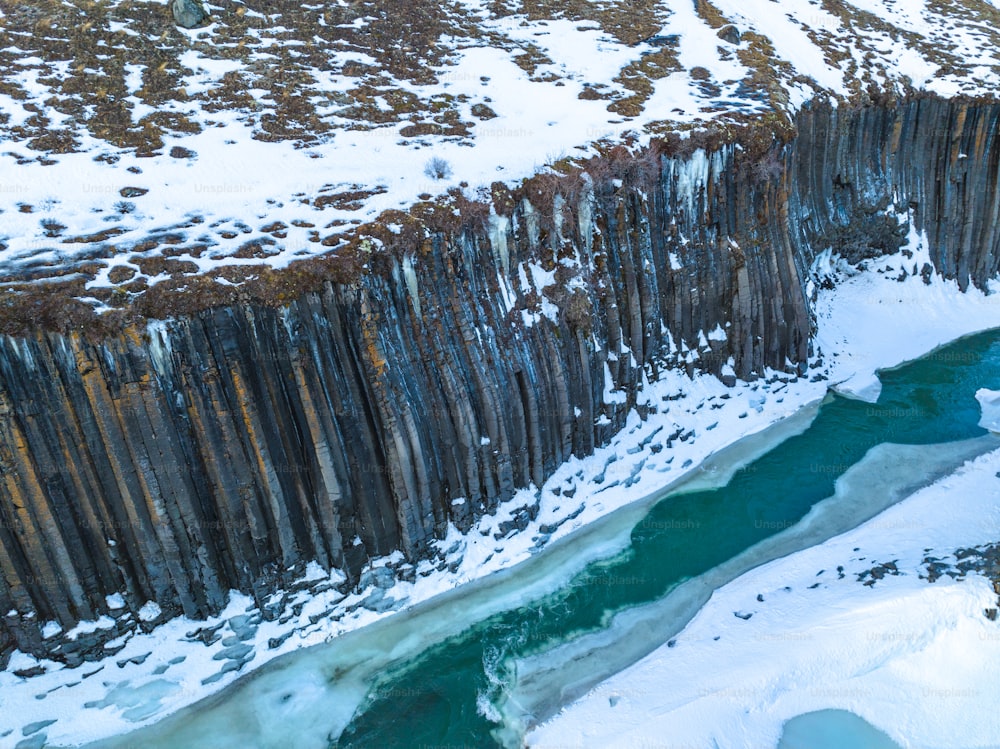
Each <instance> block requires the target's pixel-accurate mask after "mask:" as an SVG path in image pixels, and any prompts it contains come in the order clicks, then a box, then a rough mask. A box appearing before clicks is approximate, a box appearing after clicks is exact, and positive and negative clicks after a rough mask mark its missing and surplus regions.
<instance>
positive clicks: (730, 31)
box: [718, 23, 742, 44]
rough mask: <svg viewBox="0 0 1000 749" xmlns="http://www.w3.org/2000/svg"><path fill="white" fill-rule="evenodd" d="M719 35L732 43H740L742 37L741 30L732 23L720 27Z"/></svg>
mask: <svg viewBox="0 0 1000 749" xmlns="http://www.w3.org/2000/svg"><path fill="white" fill-rule="evenodd" d="M718 37H719V38H720V39H721V40H722V41H724V42H729V43H730V44H739V43H740V39H741V38H742V37H741V36H740V30H739V29H738V28H736V27H735V26H733V25H732V24H731V23H730V24H728V25H726V26H723V27H722V28H721V29H719V31H718Z"/></svg>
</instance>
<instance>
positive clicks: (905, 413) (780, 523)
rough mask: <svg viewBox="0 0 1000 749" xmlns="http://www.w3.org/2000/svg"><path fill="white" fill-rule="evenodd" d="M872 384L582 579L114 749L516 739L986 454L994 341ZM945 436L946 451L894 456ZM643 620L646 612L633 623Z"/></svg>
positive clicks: (375, 644) (339, 648)
mask: <svg viewBox="0 0 1000 749" xmlns="http://www.w3.org/2000/svg"><path fill="white" fill-rule="evenodd" d="M881 379H882V382H883V388H882V392H881V396H880V398H879V401H878V403H876V404H870V403H864V402H860V401H855V400H849V399H846V398H842V397H839V396H836V395H833V396H831V397H830V398H828V399H827V400H826V401H825V402H824V403H823V404H822V406H821V407H820V408H819V409H818V412H816V414H815V418H813V420H812V422H811V424H809V425H808V426H807V427H804V429H799V430H793V431H797V432H798V433H796V434H793V435H792V436H790V437H788V438H787V439H784V441H782V442H781V443H780V444H778V445H777V446H776V447H773V448H772V449H770V450H769V451H767V452H766V453H764V454H763V455H760V456H758V457H756V458H755V459H753V460H751V461H750V462H747V463H745V464H742V465H740V467H739V469H738V470H736V471H735V472H734V473H733V474H732V477H731V479H730V480H729V481H728V483H726V485H725V486H722V487H718V488H698V487H697V486H694V485H688V486H687V487H681V488H675V489H673V490H672V491H670V492H668V493H667V494H666V495H665V496H663V497H662V498H659V501H657V502H656V503H655V504H654V505H653V506H652V507H651V508H650V509H649V510H648V512H647V513H646V514H645V515H644V516H642V517H638V519H636V518H632V520H630V523H631V530H630V532H628V535H627V537H626V538H625V540H624V541H620V542H618V543H612V544H609V545H608V551H607V554H606V555H605V556H604V557H603V558H600V559H596V560H595V561H591V562H590V563H589V564H587V565H586V566H585V567H584V568H583V569H582V571H580V570H579V565H577V569H576V570H575V571H574V572H573V573H572V574H566V573H565V569H566V565H563V566H561V567H560V566H559V565H556V564H555V563H552V564H551V565H550V567H549V568H547V569H549V570H550V571H551V576H552V579H549V580H544V579H540V578H539V577H538V576H544V574H545V573H543V572H539V571H537V570H543V569H546V568H542V567H537V565H536V572H535V575H536V577H532V576H531V575H529V574H527V573H525V575H524V577H523V579H522V578H519V577H518V575H519V574H520V573H519V572H518V571H517V570H516V569H515V570H508V571H505V573H501V575H500V576H495V577H498V580H500V581H501V582H497V583H495V584H493V587H492V588H491V584H487V585H484V586H480V587H479V588H470V593H469V595H468V596H466V597H463V595H462V594H461V593H462V591H457V592H456V594H455V595H451V596H449V595H445V596H442V597H440V600H437V599H436V600H432V601H429V602H427V604H424V605H421V606H418V607H415V609H416V610H415V611H414V612H403V613H400V614H397V615H394V616H392V617H389V618H388V620H386V621H385V622H378V623H376V624H375V625H372V626H371V627H369V628H365V630H359V631H358V632H354V633H349V634H348V635H345V636H343V637H341V638H338V639H337V640H335V641H333V642H331V643H329V644H327V645H321V646H317V647H315V648H312V649H310V650H307V651H300V652H297V653H293V654H290V655H289V656H286V657H284V658H280V659H277V660H276V661H275V662H273V663H272V664H269V665H268V666H266V667H264V668H262V669H260V671H261V673H259V674H254V675H252V677H250V679H249V680H248V682H249V685H250V686H249V687H248V686H247V685H246V684H245V683H244V682H242V681H241V682H237V683H236V684H234V685H233V686H232V687H231V688H229V689H227V690H225V691H223V692H222V693H220V694H219V695H216V696H215V697H213V698H211V699H210V700H208V701H206V702H204V703H199V704H198V705H194V706H192V707H191V708H189V709H187V710H185V711H183V712H182V713H179V714H177V715H175V716H172V717H171V718H169V719H167V720H166V721H164V722H163V723H161V724H158V725H154V726H150V727H148V728H146V729H142V730H141V731H140V732H138V733H136V734H134V735H132V736H126V737H121V739H119V740H115V741H112V742H108V744H109V745H118V746H123V745H125V744H121V743H119V742H120V741H126V742H127V743H128V744H129V745H136V743H135V742H136V741H141V743H142V745H144V746H176V747H180V746H186V747H187V746H212V747H219V746H243V747H247V746H261V747H263V746H301V747H311V746H328V747H345V748H346V747H387V748H389V749H391V748H392V747H407V748H409V747H428V748H429V747H477V748H478V747H490V746H512V745H515V746H516V745H517V744H518V743H519V742H520V738H521V736H522V735H523V731H524V729H525V727H526V726H528V725H530V724H531V723H532V722H533V721H535V720H541V719H544V718H545V717H546V716H548V715H551V714H552V712H553V711H554V710H556V709H558V707H559V706H560V705H561V704H563V703H564V702H565V701H567V700H569V699H571V698H573V697H575V696H577V695H579V694H580V693H581V692H582V691H584V690H586V689H587V688H588V687H589V686H592V685H593V684H594V683H596V682H597V681H599V680H601V679H603V678H606V677H607V676H609V675H611V674H612V673H614V672H616V671H617V670H619V669H620V668H623V667H625V666H627V665H628V664H629V663H631V662H633V661H634V660H636V659H637V658H639V657H642V655H644V654H646V653H648V652H650V651H651V650H653V649H654V648H656V647H658V646H660V645H662V644H663V643H664V642H665V641H666V638H667V637H669V636H670V633H672V632H676V631H678V630H679V629H680V628H681V627H683V625H684V623H685V622H686V621H687V620H688V619H689V618H690V616H691V615H692V614H693V613H694V612H695V611H696V610H697V608H698V606H699V605H700V603H699V601H701V600H703V599H704V597H706V596H707V595H709V594H710V593H711V588H712V586H713V585H718V584H722V583H724V582H725V581H727V580H728V579H732V578H733V577H735V576H736V575H738V574H740V573H741V571H743V570H744V569H746V568H749V567H752V566H753V565H754V564H759V563H761V561H766V560H767V559H769V558H774V557H775V556H780V555H782V554H784V553H789V551H792V550H795V548H801V547H802V545H803V544H805V545H809V544H811V543H816V542H818V541H820V540H823V539H824V538H826V537H829V536H830V535H833V534H835V533H839V532H842V531H843V530H846V529H847V528H849V527H853V526H854V525H857V524H859V523H860V522H863V521H864V520H866V519H867V518H868V517H871V516H872V515H873V514H875V513H876V512H878V511H879V510H880V509H881V507H882V506H884V504H885V502H886V501H887V500H886V497H889V500H888V501H891V500H894V499H899V498H901V496H902V494H903V493H905V492H908V491H911V490H912V489H913V488H915V487H916V486H919V485H921V484H922V483H926V482H927V481H929V480H932V479H933V478H936V477H937V476H938V475H940V474H941V473H942V472H946V471H950V470H952V469H953V468H954V467H956V466H957V465H958V464H960V463H961V462H962V460H964V459H965V458H966V457H968V456H971V455H975V454H978V453H981V452H984V451H985V450H988V449H995V448H996V447H997V444H996V442H995V441H993V440H992V438H985V439H983V438H984V435H986V432H985V430H983V429H982V428H981V427H979V426H978V425H977V422H978V421H979V417H980V408H979V404H978V402H977V401H976V399H975V391H976V390H977V389H978V388H981V387H986V388H994V389H1000V331H992V332H988V333H983V334H979V335H976V336H972V337H969V338H966V339H963V340H960V341H957V342H955V343H953V344H951V345H949V346H947V347H945V348H942V349H939V350H938V351H936V352H934V353H932V354H931V355H929V356H927V357H925V358H923V359H921V360H918V361H916V362H912V363H910V364H907V365H905V366H903V367H900V368H898V369H896V370H893V371H888V372H884V373H882V376H881ZM974 438H980V439H974ZM940 443H949V446H946V447H942V448H936V447H935V448H932V449H924V448H898V449H897V448H892V447H891V445H911V446H913V445H917V446H919V445H938V444H940ZM880 445H883V446H884V447H882V448H878V449H876V450H873V448H876V447H877V446H880ZM866 456H867V457H866ZM852 471H853V472H854V473H857V472H858V471H867V472H868V473H867V474H865V475H864V476H862V477H861V478H860V479H858V480H855V481H854V482H853V484H852V482H851V481H850V480H849V479H850V478H851V475H852V474H849V475H848V477H847V478H846V479H845V480H844V481H841V482H840V484H839V485H838V486H837V487H836V490H835V484H837V482H838V479H840V478H841V477H842V476H843V475H844V474H845V473H849V472H852ZM876 479H878V480H881V481H883V483H884V486H882V485H880V484H878V481H876ZM865 487H875V488H874V489H870V488H865ZM866 492H867V493H866ZM848 495H849V496H850V497H851V498H852V499H851V501H846V500H844V498H846V497H848ZM876 495H878V496H876ZM890 495H892V496H890ZM897 495H898V496H897ZM833 497H838V498H839V499H838V501H840V500H844V501H842V502H841V503H840V504H839V505H837V507H838V508H840V509H839V510H838V513H835V514H830V513H827V514H826V515H823V514H817V510H816V508H819V507H825V506H826V505H825V504H824V500H826V501H827V502H830V501H832V500H831V499H830V498H833ZM873 502H876V503H877V502H882V504H881V505H879V506H874V505H873V504H872V503H873ZM803 518H806V522H802V521H803ZM802 529H806V530H802ZM810 529H811V530H810ZM800 531H801V532H800ZM796 533H798V535H796ZM783 539H786V540H783ZM587 542H588V536H587V533H585V532H584V533H581V534H578V536H577V537H576V538H572V539H570V540H569V542H568V543H567V544H563V545H562V547H560V549H559V550H558V551H557V552H555V554H554V555H555V556H558V555H559V554H562V555H563V556H564V557H566V558H567V559H570V558H571V557H572V556H573V554H574V553H576V554H577V555H579V556H584V555H586V556H588V557H589V558H591V559H593V557H594V549H593V548H591V547H587V546H585V544H587ZM574 544H576V545H577V546H576V547H574ZM796 544H798V546H796ZM539 556H544V555H539ZM723 571H724V572H725V574H723ZM559 575H562V577H560V578H559V579H558V581H557V582H553V580H555V579H556V578H557V577H558V576H559ZM713 575H714V577H713ZM685 583H687V585H685ZM695 583H698V584H699V585H700V586H701V588H700V589H699V592H698V594H697V595H693V596H691V595H689V596H687V597H686V598H685V601H686V603H685V604H684V605H678V606H668V605H666V604H667V602H669V601H671V599H672V598H676V597H678V596H681V594H682V593H684V591H685V590H687V589H688V588H690V587H691V586H693V585H695ZM502 586H506V589H504V588H503V587H502ZM519 586H520V590H518V587H519ZM502 590H505V592H504V593H503V596H501V594H500V593H501V591H502ZM512 590H513V591H514V592H516V595H515V594H514V593H512V592H511V591H512ZM681 597H683V596H681ZM500 600H502V601H503V605H500V604H498V601H500ZM641 612H648V613H646V614H645V616H646V622H645V624H643V625H642V626H638V625H637V624H636V622H637V621H639V622H640V623H641V620H642V616H643V614H642V613H641ZM650 622H653V624H650ZM424 643H430V644H429V646H426V647H425V646H424ZM251 737H252V738H251Z"/></svg>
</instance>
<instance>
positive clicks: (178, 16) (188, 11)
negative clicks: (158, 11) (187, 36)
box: [170, 0, 208, 29]
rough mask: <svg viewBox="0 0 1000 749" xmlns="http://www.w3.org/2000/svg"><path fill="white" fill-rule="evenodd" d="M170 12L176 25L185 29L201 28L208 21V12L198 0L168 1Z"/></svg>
mask: <svg viewBox="0 0 1000 749" xmlns="http://www.w3.org/2000/svg"><path fill="white" fill-rule="evenodd" d="M170 12H171V13H173V16H174V21H176V23H177V25H178V26H181V27H183V28H185V29H193V28H196V27H198V26H201V25H202V24H204V23H205V21H206V20H207V19H208V11H206V10H205V6H203V5H202V4H201V3H200V2H199V0H170Z"/></svg>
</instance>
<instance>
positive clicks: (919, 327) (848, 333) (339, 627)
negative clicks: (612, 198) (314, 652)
mask: <svg viewBox="0 0 1000 749" xmlns="http://www.w3.org/2000/svg"><path fill="white" fill-rule="evenodd" d="M910 239H911V242H910V246H909V247H908V248H907V251H908V252H910V253H912V255H911V257H909V258H904V257H903V256H896V257H894V258H893V257H890V258H880V259H879V261H878V262H877V264H876V263H874V261H870V262H871V263H872V266H873V268H872V269H871V271H870V272H868V273H863V274H858V275H853V276H850V277H848V276H847V274H848V273H849V271H848V270H847V269H845V268H841V269H840V270H839V271H835V270H834V269H833V268H832V267H831V268H829V269H827V270H828V271H829V272H831V273H833V272H836V273H838V274H840V276H841V278H840V279H839V282H838V285H837V286H836V290H835V291H832V292H831V291H826V290H823V291H820V292H819V293H818V299H817V302H816V305H817V306H816V308H817V310H818V315H817V317H818V326H819V330H818V333H817V337H816V341H817V353H818V354H820V355H819V356H818V357H817V358H816V360H815V361H814V362H813V364H814V366H813V367H812V368H811V370H810V372H809V374H808V376H807V377H806V378H798V379H795V378H792V377H790V376H788V375H783V374H779V373H768V374H767V375H766V377H765V378H763V379H762V380H759V381H757V382H755V383H749V384H748V383H739V384H737V386H736V387H734V388H727V387H725V386H724V385H723V384H722V383H721V382H720V381H719V380H717V379H716V378H713V377H696V378H694V379H689V378H687V377H686V376H684V375H681V374H679V373H676V372H671V373H667V374H666V375H665V376H664V377H663V378H662V379H660V380H658V381H657V382H654V383H647V384H646V385H645V387H644V390H643V394H644V396H645V400H646V402H647V404H648V405H649V406H650V407H655V409H656V412H655V413H653V414H652V415H651V416H650V417H649V418H648V419H647V420H646V421H640V420H639V419H638V417H637V416H636V415H635V414H634V413H633V414H632V416H631V417H630V419H629V422H628V424H627V426H626V428H625V429H624V430H623V431H622V432H621V433H619V434H618V435H617V436H616V438H615V439H614V440H613V441H612V443H611V444H610V445H609V446H608V447H606V448H603V449H601V450H599V451H597V452H596V453H595V455H594V456H592V457H590V458H588V459H586V460H574V461H570V462H569V463H567V464H566V465H564V466H563V467H562V468H561V469H560V470H559V471H557V472H556V474H555V475H554V476H553V477H552V478H551V479H550V480H549V481H548V482H546V484H545V486H543V487H542V488H541V490H540V491H537V490H533V489H532V490H524V491H522V492H521V493H520V494H519V495H518V497H517V498H515V500H513V501H511V502H509V503H507V504H506V505H504V506H502V507H501V508H500V510H499V512H498V513H497V515H496V516H492V517H489V516H488V517H485V518H483V519H482V521H480V523H479V524H478V525H477V526H476V527H474V528H473V530H472V531H471V532H470V533H468V534H466V535H464V536H463V535H461V534H459V533H458V532H457V531H456V530H454V529H453V530H452V532H451V533H450V534H449V537H448V538H447V539H445V540H444V541H442V542H440V543H439V544H438V549H439V552H440V559H439V560H438V561H437V562H435V563H432V562H424V563H421V564H420V565H417V566H416V567H415V568H411V567H409V566H408V565H406V564H404V563H403V562H402V560H401V559H400V558H398V557H390V558H388V559H385V560H383V561H382V562H381V563H377V564H375V565H373V569H372V571H371V575H370V576H368V582H369V583H370V585H369V587H367V588H365V589H362V590H359V591H356V592H355V591H346V592H342V591H341V590H340V589H338V587H340V588H342V587H343V586H340V585H339V583H340V582H341V579H342V578H341V577H340V576H339V575H338V574H337V573H336V572H335V573H334V574H333V575H331V576H327V575H326V574H324V573H323V572H322V571H320V570H318V569H316V568H314V569H310V570H308V571H307V573H306V575H304V577H303V583H302V586H301V588H300V589H297V590H293V591H288V592H287V593H286V594H284V595H282V594H279V595H276V596H275V597H274V599H273V601H274V605H275V606H276V607H277V608H278V609H280V612H281V613H280V614H279V616H278V618H277V619H276V620H275V621H272V622H264V621H260V616H259V612H257V611H255V610H254V609H252V608H251V609H250V610H249V611H248V610H247V607H248V605H249V604H250V601H249V599H247V598H245V597H242V596H238V595H234V596H233V597H232V599H231V602H230V605H229V607H228V608H227V610H226V611H225V612H224V613H223V615H221V616H220V617H218V618H216V619H214V620H212V621H209V622H207V623H205V622H191V621H188V620H184V619H180V620H175V621H173V622H170V623H168V624H166V625H164V626H162V627H160V628H158V629H156V630H155V631H154V632H152V633H150V634H145V635H136V636H134V637H132V638H131V639H129V640H128V641H127V642H124V643H120V644H122V645H123V649H122V650H121V651H120V652H118V653H116V654H115V655H114V657H112V658H109V659H108V660H107V662H105V663H104V664H103V665H101V664H87V665H85V666H83V667H81V668H79V669H65V668H63V667H61V666H59V665H58V664H52V663H39V662H37V661H35V659H33V658H29V657H26V656H23V655H19V656H16V657H15V661H14V662H13V663H12V664H11V666H10V667H9V668H8V670H7V671H5V672H4V673H3V674H0V706H2V708H3V709H2V710H0V715H2V716H4V717H2V718H0V721H9V722H7V723H6V725H5V724H4V723H0V736H2V737H3V740H4V741H9V740H12V739H15V738H16V739H18V740H19V739H20V735H21V734H23V730H24V728H25V727H26V726H27V727H31V724H35V725H36V726H37V724H39V723H42V722H44V721H47V720H56V722H55V723H53V724H51V725H48V726H46V727H44V728H39V729H38V730H37V731H35V732H33V733H31V734H30V735H29V736H28V737H27V738H28V739H31V738H32V737H34V738H36V739H42V740H43V741H48V742H49V743H50V744H77V743H82V742H84V741H90V740H96V739H100V738H102V737H107V736H111V735H115V734H120V733H124V732H126V731H129V730H131V729H134V728H136V727H138V726H140V725H145V724H149V723H152V722H155V721H158V720H160V719H162V718H163V717H164V716H166V715H168V714H170V713H173V712H176V711H177V710H179V709H181V708H183V707H184V706H186V705H190V704H192V703H194V702H195V701H197V700H199V699H201V698H203V697H205V696H208V695H210V694H213V693H216V692H218V691H220V690H221V689H222V688H223V687H225V686H226V685H228V684H230V683H231V682H232V681H234V680H235V679H236V678H237V676H238V675H239V674H240V673H242V672H245V671H248V670H250V669H254V668H257V667H259V666H260V665H262V664H263V663H265V662H267V661H270V660H272V659H273V658H274V657H276V656H278V655H281V654H283V653H286V652H289V651H291V650H295V649H298V648H301V647H304V646H307V645H311V644H316V643H319V642H323V641H324V640H326V639H328V638H330V637H335V636H338V635H340V634H343V633H345V632H348V631H351V630H354V629H357V628H359V627H363V626H365V625H367V624H370V623H372V622H374V621H376V620H378V619H381V618H384V617H386V616H388V615H390V613H391V612H392V611H393V610H397V609H400V608H403V607H408V606H413V605H414V604H416V603H418V602H420V601H426V600H429V599H430V598H432V597H433V596H435V595H437V594H439V593H440V592H442V591H445V590H449V589H451V588H454V587H455V586H457V585H461V584H462V583H464V582H468V581H470V580H473V579H476V578H479V577H482V576H485V575H487V574H489V573H491V572H493V571H496V570H498V569H504V568H509V567H510V566H512V565H514V564H517V563H518V562H520V561H524V560H525V559H528V558H529V557H531V556H532V555H534V554H535V553H537V551H538V550H539V549H540V548H543V547H545V546H546V545H547V544H550V543H551V542H553V541H555V540H558V539H559V538H563V537H565V536H566V535H568V534H569V533H571V532H572V531H574V530H577V529H579V528H581V527H583V526H584V525H586V524H587V523H591V522H593V521H594V520H595V519H597V518H600V517H603V516H606V515H607V514H608V513H610V512H612V511H613V510H614V509H616V508H619V507H622V506H624V505H626V504H628V503H630V502H634V501H636V500H637V499H639V498H641V497H644V496H647V495H649V494H650V493H651V492H654V491H656V490H657V488H662V487H663V486H664V485H666V484H667V483H670V482H672V481H674V480H676V479H677V478H679V477H680V476H682V475H692V474H693V473H695V472H696V471H697V470H698V466H699V465H700V464H701V463H702V461H704V460H705V458H706V457H707V456H709V455H711V454H712V453H713V452H715V451H717V450H719V449H721V448H722V447H723V446H725V445H727V444H730V443H732V442H733V441H734V440H736V439H739V438H741V437H744V436H746V435H749V434H753V433H756V432H759V431H760V430H761V429H764V428H765V427H766V426H768V425H769V424H773V423H775V422H777V421H780V420H782V419H784V418H786V417H787V416H789V415H791V414H793V413H796V412H798V411H799V410H800V409H801V408H802V407H803V406H805V405H806V404H809V403H814V402H816V401H818V400H819V399H820V398H822V396H823V394H824V393H825V392H826V388H827V385H828V384H829V383H830V382H842V381H848V380H850V379H851V378H858V379H859V381H861V380H864V379H865V378H868V379H869V380H870V377H871V375H872V371H873V369H874V368H875V367H886V366H890V365H894V364H898V363H901V362H902V361H905V360H908V359H912V358H915V357H917V356H919V355H921V354H922V353H926V351H928V350H931V349H933V348H934V347H936V346H938V345H940V344H943V343H945V342H946V341H949V340H952V339H954V338H957V337H960V336H962V335H965V334H969V333H972V332H975V331H977V330H981V329H985V328H989V327H996V326H1000V304H997V303H996V301H995V300H996V299H997V298H998V297H996V296H984V295H982V294H981V293H980V292H978V291H976V290H974V289H973V290H970V291H969V292H968V293H967V294H964V295H963V294H961V293H960V292H959V291H958V289H957V287H956V286H955V285H954V284H952V283H945V282H942V281H940V280H939V279H936V278H932V279H931V283H930V284H929V285H925V284H924V282H923V281H922V279H921V278H920V276H919V275H912V276H910V277H908V278H907V279H906V280H905V281H903V282H898V281H897V280H895V279H896V278H897V277H898V275H899V269H900V268H901V267H902V266H903V264H904V263H906V264H907V265H909V264H910V263H911V262H912V263H916V262H923V259H922V258H923V257H925V256H926V248H925V247H924V246H923V244H922V242H921V240H920V238H919V237H917V236H915V235H913V236H911V238H910ZM875 265H877V267H878V270H875V269H874V266H875ZM886 269H888V270H886ZM904 300H905V301H904ZM890 301H895V304H890V303H889V302H890ZM924 320H931V321H932V324H930V325H927V324H925V323H924V322H923V321H924ZM823 378H828V379H823ZM841 387H843V386H841ZM609 397H614V393H610V394H609ZM706 477H707V478H709V479H711V475H709V474H706ZM519 528H521V530H518V529H519ZM406 578H410V580H407V579H406ZM296 587H298V586H296ZM99 625H100V623H99V622H98V623H97V626H99ZM82 629H85V627H84V628H82ZM271 645H274V647H270V646H271ZM26 669H36V670H37V669H44V671H45V672H44V673H42V674H40V675H37V676H33V677H30V678H22V677H18V676H16V675H15V673H14V672H15V671H17V670H20V671H22V673H23V672H24V671H25V670H26ZM38 695H44V698H42V699H38ZM347 717H348V718H349V717H350V716H347ZM39 745H41V744H39Z"/></svg>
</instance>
